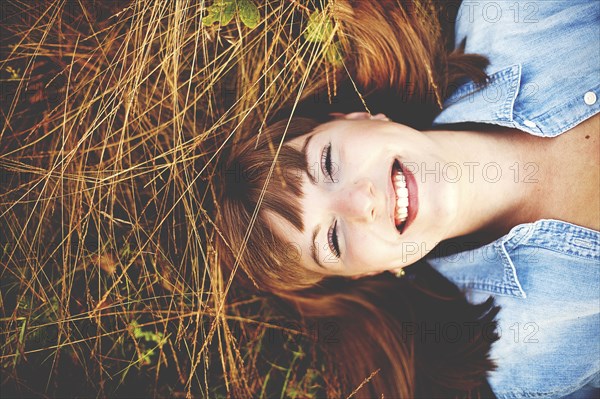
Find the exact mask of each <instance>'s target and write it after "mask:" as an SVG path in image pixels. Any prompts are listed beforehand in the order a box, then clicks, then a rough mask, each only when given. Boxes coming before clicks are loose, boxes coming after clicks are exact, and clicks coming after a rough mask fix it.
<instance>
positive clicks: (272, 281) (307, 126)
mask: <svg viewBox="0 0 600 399" xmlns="http://www.w3.org/2000/svg"><path fill="white" fill-rule="evenodd" d="M433 4H434V2H430V1H419V2H417V1H412V2H405V1H404V2H399V1H392V0H379V1H373V2H371V1H369V2H366V1H360V0H358V1H353V0H343V1H342V0H339V1H336V7H335V11H334V17H335V18H336V21H337V22H339V23H340V25H341V27H342V33H341V34H340V37H341V43H342V46H343V47H344V48H345V49H346V50H347V51H346V52H345V54H346V56H347V58H348V61H349V62H348V64H349V65H350V70H351V71H352V73H353V74H354V75H355V76H356V78H357V81H358V82H359V83H361V84H362V85H363V86H364V87H372V88H375V89H379V88H385V87H387V88H389V87H393V88H396V89H398V90H399V91H401V90H404V89H406V87H408V86H410V90H411V94H412V95H415V96H419V95H420V96H421V98H426V99H427V101H428V102H429V103H430V104H437V105H438V106H439V105H440V102H441V101H440V96H442V98H443V96H445V95H447V94H449V93H450V92H451V91H452V87H454V86H455V84H456V82H458V81H460V80H461V79H463V78H464V77H469V78H471V79H473V80H475V81H478V82H482V81H484V80H485V73H484V72H483V70H482V69H483V67H485V65H486V60H485V58H483V57H480V56H478V55H469V54H462V52H461V51H460V50H459V51H455V52H451V53H450V52H448V51H447V50H446V48H445V42H444V40H443V38H442V25H441V24H440V23H439V21H438V19H437V10H436V8H435V7H434V5H433ZM320 122H322V121H317V120H314V119H311V118H299V117H294V118H290V119H284V120H280V121H278V122H275V123H272V124H271V125H269V126H268V127H267V128H265V129H263V130H262V131H261V133H260V134H259V135H256V136H253V137H249V138H248V137H246V138H243V139H241V140H236V145H235V146H233V148H231V149H230V152H229V155H228V156H227V157H224V159H223V160H222V163H221V165H220V169H219V172H218V176H217V177H218V178H219V179H220V181H219V182H218V183H217V184H216V187H217V188H219V189H220V192H219V198H220V201H219V205H220V207H219V209H218V210H217V217H216V223H217V227H218V234H217V235H216V239H217V242H216V245H217V248H218V253H219V256H220V257H221V259H222V264H223V266H224V267H225V268H228V269H229V270H230V271H231V272H235V273H236V274H238V275H239V274H240V273H239V272H238V271H237V269H238V268H241V270H242V271H243V272H244V274H245V276H246V277H248V278H242V279H238V283H242V284H248V285H249V286H250V287H255V288H258V289H259V290H261V291H264V292H267V293H272V294H274V295H276V296H277V297H278V298H283V299H284V300H285V301H286V303H288V304H291V305H292V308H293V309H295V311H296V312H297V316H298V317H301V318H302V319H304V320H311V319H312V320H315V319H316V320H319V319H324V318H328V319H332V318H333V319H334V320H336V323H338V325H339V326H340V329H341V330H342V331H343V336H342V337H341V339H340V342H339V344H338V345H336V346H335V348H334V350H328V351H327V352H329V353H331V359H332V362H333V363H332V364H336V365H338V369H339V372H340V373H341V374H342V375H343V379H344V381H345V382H346V385H345V386H347V387H352V386H354V387H356V386H357V384H360V383H361V381H363V380H364V379H365V378H366V377H368V376H369V374H370V373H371V372H373V371H376V370H379V373H378V374H377V375H375V376H374V377H373V379H372V380H371V381H370V382H369V384H367V385H366V387H364V388H363V389H361V390H359V391H358V392H357V393H356V396H357V397H362V396H365V397H373V396H380V395H382V394H383V395H384V397H388V398H389V397H403V398H411V397H448V396H456V397H464V396H471V395H473V396H480V395H479V394H480V393H481V390H480V389H481V387H482V386H485V376H486V373H487V372H488V371H490V370H492V369H493V367H494V365H493V363H492V362H491V361H490V360H489V358H488V352H489V348H490V345H491V343H492V342H493V341H494V340H495V339H496V338H497V336H495V335H494V333H493V330H494V327H495V323H494V321H493V319H494V317H495V315H496V313H497V311H498V309H497V308H495V307H494V306H493V303H492V301H491V300H489V301H488V302H486V303H484V304H482V305H479V306H474V305H470V304H469V303H468V302H467V301H466V300H465V298H464V295H463V294H462V293H461V292H460V291H459V290H458V289H457V288H456V287H455V286H453V285H452V284H451V283H450V282H448V281H447V280H445V279H444V278H443V277H441V276H440V275H439V274H437V273H435V271H433V269H431V268H430V267H428V266H427V265H426V264H421V265H417V266H411V269H413V270H414V271H415V273H412V274H413V276H412V277H411V278H409V279H405V280H398V279H395V278H392V277H391V275H390V274H389V273H383V274H382V275H380V276H374V277H370V278H367V279H361V280H356V281H352V280H348V279H344V278H325V276H324V275H321V274H319V273H317V272H312V271H309V270H308V269H306V268H304V267H302V265H301V264H299V252H298V247H297V246H296V245H295V243H293V242H287V241H286V239H285V237H280V236H278V235H277V234H275V233H274V232H273V231H272V230H271V229H270V228H269V220H268V214H269V212H271V213H274V214H276V215H279V216H281V217H283V218H284V219H285V220H287V221H289V222H290V223H291V225H292V226H293V228H295V229H297V230H299V231H302V230H303V228H304V226H303V225H302V218H301V215H302V209H300V208H299V201H298V199H299V198H300V197H301V196H302V186H301V176H302V174H303V173H305V172H306V169H307V164H306V159H304V156H303V155H302V153H301V152H300V151H298V150H297V149H295V148H293V147H291V146H289V145H287V144H286V142H287V141H288V140H291V139H293V138H296V137H299V136H302V135H304V134H307V133H310V132H312V131H313V130H314V129H316V128H317V127H318V126H319V125H320ZM421 263H423V262H421ZM462 321H464V322H465V323H471V324H470V325H473V324H472V323H480V324H479V327H477V328H476V330H475V332H474V333H473V334H471V333H469V338H470V339H469V340H465V339H464V336H463V337H461V340H459V342H458V343H457V342H448V340H447V339H446V340H444V339H442V341H441V342H437V343H436V342H433V343H432V342H428V341H427V340H423V339H419V337H414V336H408V335H407V336H406V337H402V332H403V331H406V325H404V324H403V323H407V322H408V323H425V324H424V325H431V323H434V324H435V323H444V322H446V323H449V322H462ZM465 325H468V324H465ZM484 325H485V326H486V329H484V327H482V326H484ZM486 333H487V335H486ZM327 349H331V348H327ZM489 394H491V392H489Z"/></svg>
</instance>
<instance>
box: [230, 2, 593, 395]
mask: <svg viewBox="0 0 600 399" xmlns="http://www.w3.org/2000/svg"><path fill="white" fill-rule="evenodd" d="M515 4H516V6H517V7H516V8H515ZM515 4H512V3H511V4H509V3H506V4H505V3H500V4H498V3H495V2H483V3H481V2H478V3H477V4H474V3H470V2H465V3H463V5H462V6H461V9H460V11H461V12H462V18H461V17H460V15H461V14H460V13H459V20H458V21H457V28H456V32H457V34H456V44H457V46H458V45H459V44H461V43H464V44H465V51H467V52H473V53H479V54H483V55H485V56H487V57H488V58H489V60H490V65H489V66H488V68H487V70H486V72H487V73H488V75H489V77H490V78H489V83H488V85H487V86H485V87H482V86H480V85H477V84H476V83H473V82H465V83H464V84H462V85H460V86H459V87H457V88H456V90H455V91H454V92H453V94H452V95H451V96H450V97H449V98H448V99H447V100H446V102H445V105H444V110H443V111H442V113H441V114H440V115H439V116H438V117H437V118H436V120H435V124H436V125H438V126H439V125H442V124H453V125H452V127H451V129H452V130H450V129H449V128H448V127H446V128H445V130H435V131H428V132H418V131H415V130H413V129H410V128H408V127H406V126H402V125H398V124H395V123H393V122H390V121H386V120H385V117H384V116H379V117H374V118H371V117H370V116H368V115H365V114H350V115H348V116H344V117H342V118H338V120H335V121H332V122H330V123H326V124H318V123H316V122H313V121H308V120H296V121H294V120H293V121H291V123H290V124H289V126H287V124H286V123H282V124H276V125H274V126H273V130H270V131H268V132H266V134H265V136H266V139H265V140H266V141H268V140H272V141H273V142H274V143H275V144H278V143H279V141H277V138H278V137H277V136H280V137H281V134H278V133H275V132H276V131H277V130H278V129H280V130H283V131H284V132H286V133H284V134H285V142H286V144H285V145H284V146H283V147H282V148H281V150H280V151H278V153H277V155H278V161H277V163H276V164H275V167H274V168H271V164H270V162H265V160H267V159H269V158H268V157H269V156H272V155H271V154H272V152H271V151H270V150H269V147H268V145H267V144H265V145H264V147H263V150H262V152H261V150H259V151H256V152H252V151H251V150H250V147H248V148H246V149H244V150H242V151H241V154H243V155H241V156H238V157H236V158H235V161H234V163H235V162H238V161H239V162H241V163H238V164H236V165H237V166H238V167H239V168H240V170H242V171H244V173H245V175H244V176H243V177H242V178H241V179H240V181H241V182H242V183H243V185H245V187H244V186H242V187H240V186H239V185H238V188H237V189H240V190H242V191H241V192H243V193H245V194H247V195H246V196H245V199H244V200H243V201H240V202H237V203H236V202H235V201H233V202H227V201H226V202H225V203H224V208H223V211H224V213H223V215H224V220H229V222H230V223H231V221H232V220H233V221H237V222H239V224H238V223H233V224H234V225H237V226H240V225H242V226H244V227H248V226H251V227H252V229H251V231H252V234H250V235H249V236H248V237H247V240H245V239H240V238H239V237H236V236H235V233H231V232H230V231H229V232H227V233H226V236H227V237H228V238H230V239H231V240H232V241H231V242H235V243H246V242H247V246H248V248H247V249H246V250H245V251H243V250H242V251H241V252H237V251H236V254H235V255H236V263H237V262H241V263H242V264H243V265H244V266H245V268H246V270H247V271H248V273H249V275H250V276H251V277H252V278H253V279H254V280H255V281H258V283H257V284H258V285H259V286H261V288H263V289H269V290H272V291H275V292H278V291H285V290H289V289H291V288H302V287H306V286H310V285H313V284H316V283H317V282H318V281H320V280H322V279H323V278H325V277H327V276H332V275H342V276H347V277H361V276H366V275H371V274H376V273H380V272H382V271H385V270H393V271H396V272H400V270H401V269H402V268H404V267H405V266H407V265H410V264H413V263H415V262H417V261H418V260H420V259H422V258H423V257H425V256H427V255H428V254H429V256H428V260H429V262H430V263H431V264H432V265H433V266H434V267H435V268H436V269H438V271H439V272H441V273H442V275H444V276H445V277H446V278H448V279H449V280H450V281H452V282H454V283H455V284H457V285H458V286H459V287H461V288H464V289H468V290H469V298H470V299H471V300H472V301H473V302H481V300H482V299H484V298H486V297H487V296H488V295H490V294H494V295H496V303H498V304H500V305H501V307H502V310H501V312H500V314H499V320H500V327H501V328H500V333H501V338H500V340H499V341H498V342H497V343H496V344H494V345H493V346H492V359H495V360H496V361H497V363H498V370H497V371H496V372H494V373H492V374H491V376H490V385H491V387H492V389H493V390H494V393H495V394H496V395H497V396H498V397H526V396H532V395H533V396H536V397H565V396H567V395H578V396H576V397H594V395H596V396H597V395H598V386H599V381H600V379H599V377H598V376H599V375H600V374H599V373H600V363H599V360H598V359H599V358H600V348H599V347H598V343H597V339H595V337H597V335H598V333H599V332H600V318H599V315H600V310H599V309H598V303H599V302H598V301H599V300H600V298H599V297H598V286H599V279H600V274H599V272H598V262H599V261H600V249H599V235H600V233H598V230H599V229H600V213H599V209H600V199H599V197H598V192H597V191H598V190H597V182H598V180H599V179H600V175H599V174H598V168H599V165H600V156H599V154H598V150H597V148H598V143H599V142H600V138H599V130H600V129H598V123H599V119H598V116H597V113H598V111H599V110H600V104H599V102H598V100H597V96H598V95H600V79H599V78H598V65H599V64H600V57H599V56H598V52H597V48H598V42H597V38H598V34H597V33H598V32H597V30H598V22H599V16H600V11H599V5H598V4H597V3H595V2H591V3H583V2H563V3H561V2H543V3H535V4H534V7H533V8H531V7H526V8H525V9H518V8H519V7H520V5H519V4H518V3H515ZM528 4H529V3H528ZM532 4H533V3H532ZM525 6H527V5H525ZM477 8H478V9H477ZM511 11H512V14H511ZM532 11H533V12H532ZM527 12H528V13H527ZM525 13H527V14H526V15H525ZM517 15H518V16H517ZM550 39H552V40H553V42H550V43H549V42H548V41H549V40H550ZM567 74H568V76H567V78H568V79H567V80H568V81H567V82H564V80H565V79H564V78H565V75H567ZM571 77H572V78H571ZM557 82H560V83H558V84H557ZM459 123H460V124H462V125H457V124H459ZM465 123H470V125H464V124H465ZM473 123H485V124H488V125H492V126H483V125H473ZM523 132H527V133H530V135H526V134H523ZM538 136H541V137H538ZM544 136H547V137H553V138H552V139H548V138H544ZM275 148H276V147H275ZM249 154H252V155H249ZM261 158H262V160H261ZM266 180H270V182H269V185H268V186H264V187H266V191H265V193H264V195H263V194H262V192H263V188H264V187H263V184H262V183H263V182H264V181H266ZM573 182H577V184H576V185H575V184H574V183H573ZM567 187H568V188H569V195H568V196H567V195H565V191H566V188H567ZM238 194H240V193H238ZM245 194H241V195H240V197H239V198H241V197H244V195H245ZM231 198H232V197H231ZM258 203H260V204H261V208H260V209H261V210H260V211H259V212H258V213H257V214H256V215H255V217H248V218H247V219H244V212H247V214H248V215H250V216H253V213H252V210H254V208H255V206H256V204H258ZM234 204H235V205H234ZM241 210H243V211H244V212H239V211H241ZM439 243H443V245H441V246H437V245H438V244H439ZM434 248H436V250H435V251H433V250H434ZM242 249H243V248H242ZM450 252H452V253H450ZM265 265H268V266H269V267H268V268H267V269H265ZM558 365H560V366H558Z"/></svg>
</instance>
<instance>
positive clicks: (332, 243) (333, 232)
mask: <svg viewBox="0 0 600 399" xmlns="http://www.w3.org/2000/svg"><path fill="white" fill-rule="evenodd" d="M327 243H328V245H329V249H330V250H331V252H332V253H333V254H334V255H335V257H336V258H339V257H340V245H339V243H338V233H337V220H336V221H334V222H333V224H332V225H331V226H329V230H328V231H327Z"/></svg>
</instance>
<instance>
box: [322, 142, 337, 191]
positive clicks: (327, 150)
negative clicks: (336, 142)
mask: <svg viewBox="0 0 600 399" xmlns="http://www.w3.org/2000/svg"><path fill="white" fill-rule="evenodd" d="M332 166H333V165H332V163H331V143H329V144H327V145H326V146H325V147H323V151H321V171H322V172H323V174H325V175H326V176H329V178H330V179H331V181H332V182H335V181H334V180H333V175H332V174H333V171H332Z"/></svg>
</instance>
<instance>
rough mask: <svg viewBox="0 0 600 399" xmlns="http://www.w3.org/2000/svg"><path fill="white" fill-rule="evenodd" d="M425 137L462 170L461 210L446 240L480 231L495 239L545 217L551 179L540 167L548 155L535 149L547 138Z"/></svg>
mask: <svg viewBox="0 0 600 399" xmlns="http://www.w3.org/2000/svg"><path fill="white" fill-rule="evenodd" d="M424 133H425V134H426V135H428V136H430V137H431V138H432V139H433V140H435V141H436V142H438V143H439V144H440V145H442V146H444V147H445V148H446V153H447V154H449V159H448V160H447V161H448V162H453V164H452V165H456V166H458V167H459V168H460V172H461V173H460V177H457V178H456V179H454V178H452V183H454V181H455V180H456V183H455V184H456V190H458V191H457V195H458V197H457V199H458V209H457V214H456V218H455V220H456V222H455V223H452V224H451V226H452V227H451V230H450V231H448V234H447V237H446V239H450V238H456V237H460V236H465V235H469V234H473V233H478V234H480V235H481V236H482V237H484V238H488V239H491V240H492V239H495V238H498V237H500V236H501V235H503V234H506V233H508V231H510V229H511V228H512V227H514V226H516V225H517V224H520V223H527V222H532V221H535V220H537V219H539V218H541V214H540V210H541V206H540V203H539V201H540V200H542V198H541V197H540V194H541V193H542V191H541V182H542V181H547V180H546V179H545V178H542V176H541V173H540V168H539V165H540V164H541V162H540V161H541V160H542V159H543V158H541V157H540V155H543V154H541V153H540V151H534V150H533V149H534V148H535V147H536V144H539V143H538V140H543V139H540V138H537V137H533V136H530V135H527V134H523V133H522V132H519V131H516V130H510V129H504V128H500V129H498V128H490V129H488V130H485V131H484V130H483V129H481V130H478V131H441V130H439V131H438V130H436V131H428V132H424ZM448 170H450V168H449V169H448ZM454 170H456V168H454ZM454 170H453V171H452V172H453V173H452V174H453V176H456V173H454Z"/></svg>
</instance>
